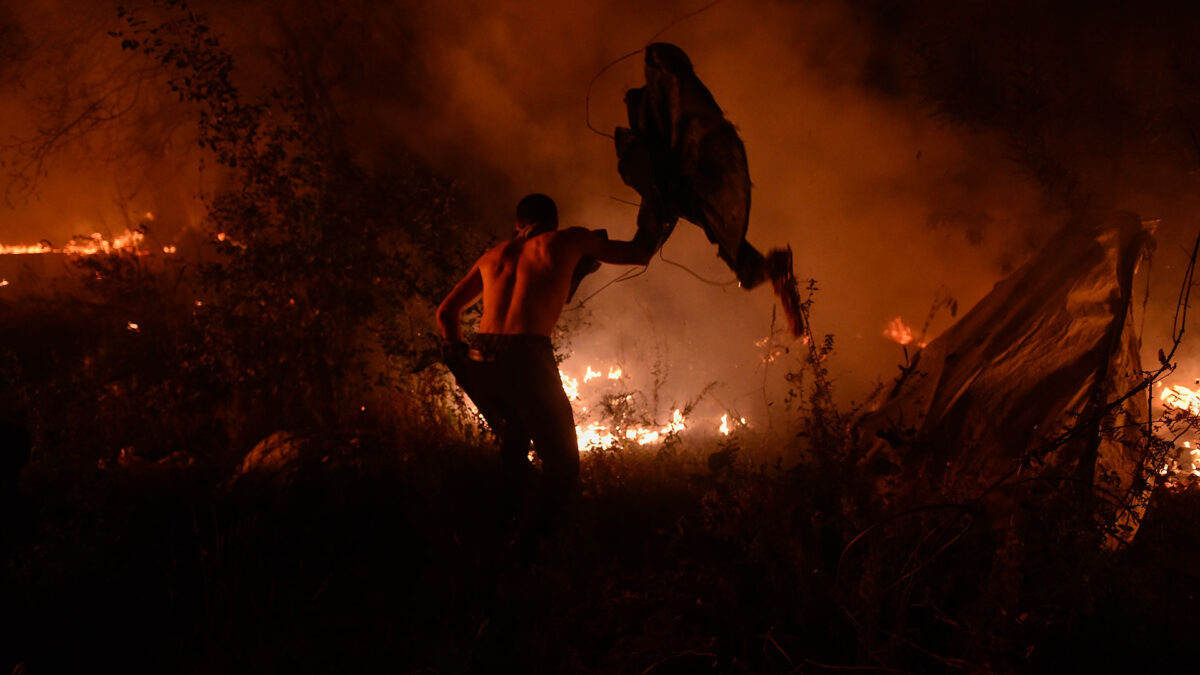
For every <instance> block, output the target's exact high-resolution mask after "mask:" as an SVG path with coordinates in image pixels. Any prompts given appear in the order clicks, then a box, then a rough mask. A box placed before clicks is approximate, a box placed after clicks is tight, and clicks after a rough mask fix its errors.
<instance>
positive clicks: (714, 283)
mask: <svg viewBox="0 0 1200 675" xmlns="http://www.w3.org/2000/svg"><path fill="white" fill-rule="evenodd" d="M658 259H659V260H661V261H663V262H665V263H667V264H670V265H674V266H676V267H678V268H679V269H681V270H683V271H684V272H687V273H688V274H690V275H692V276H694V277H696V278H697V279H699V280H700V281H703V282H704V283H706V284H708V285H709V286H717V287H718V288H724V287H725V286H732V285H734V284H736V283H737V282H738V280H737V279H730V280H729V281H713V280H711V279H705V278H704V277H702V276H700V275H699V274H696V273H695V272H693V271H692V270H691V269H690V268H688V267H687V266H686V265H684V264H682V263H677V262H675V261H674V260H668V259H667V257H666V256H664V255H663V252H662V249H661V248H660V249H658Z"/></svg>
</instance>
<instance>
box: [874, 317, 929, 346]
mask: <svg viewBox="0 0 1200 675" xmlns="http://www.w3.org/2000/svg"><path fill="white" fill-rule="evenodd" d="M883 337H885V338H887V339H889V340H891V341H893V342H896V343H898V344H902V345H907V344H912V343H913V341H914V339H915V338H914V337H913V329H912V328H910V327H909V326H908V324H906V323H904V319H903V318H901V317H896V318H894V319H892V320H891V321H889V322H888V325H887V326H886V327H885V328H884V329H883ZM916 344H917V347H919V348H922V349H923V348H924V347H925V345H926V343H925V342H918V343H916Z"/></svg>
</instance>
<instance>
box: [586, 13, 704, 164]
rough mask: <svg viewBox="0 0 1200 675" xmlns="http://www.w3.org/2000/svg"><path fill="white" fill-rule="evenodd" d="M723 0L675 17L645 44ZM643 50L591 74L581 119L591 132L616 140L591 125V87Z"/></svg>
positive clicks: (635, 51)
mask: <svg viewBox="0 0 1200 675" xmlns="http://www.w3.org/2000/svg"><path fill="white" fill-rule="evenodd" d="M723 1H724V0H712V2H710V3H708V4H707V5H704V6H703V7H700V8H699V9H694V10H692V11H690V12H688V13H687V14H684V15H682V16H680V17H677V18H676V19H675V20H674V21H672V22H671V23H669V24H667V25H666V26H664V27H663V28H662V29H661V30H659V31H658V32H657V33H655V34H654V35H651V36H650V39H649V40H646V44H650V43H652V42H654V41H655V40H656V39H658V37H659V36H660V35H662V34H663V33H665V32H667V31H668V30H671V29H672V28H674V27H675V26H676V24H679V23H681V22H683V21H687V20H688V19H690V18H692V17H694V16H696V15H697V14H702V13H704V12H707V11H708V10H710V9H712V8H713V7H715V6H717V5H718V4H720V3H721V2H723ZM645 50H646V48H645V47H638V48H637V49H635V50H633V51H631V52H629V53H628V54H625V55H623V56H618V57H617V58H615V59H613V60H612V61H609V62H608V64H607V65H605V66H604V67H603V68H601V69H600V71H599V72H597V73H596V74H595V75H593V76H592V79H591V81H590V82H588V86H587V95H586V96H584V99H583V119H584V122H585V123H586V124H587V128H588V129H591V130H592V132H593V133H595V134H597V135H599V136H603V137H605V138H608V139H611V140H616V138H615V137H614V136H613V135H612V134H610V133H607V132H604V131H600V130H599V129H597V128H596V127H594V126H592V88H593V87H595V86H596V80H598V79H600V76H601V75H603V74H604V73H606V72H608V69H609V68H612V67H613V66H615V65H617V64H618V63H620V62H622V61H624V60H625V59H627V58H629V57H631V56H636V55H638V54H641V53H642V52H643V51H645Z"/></svg>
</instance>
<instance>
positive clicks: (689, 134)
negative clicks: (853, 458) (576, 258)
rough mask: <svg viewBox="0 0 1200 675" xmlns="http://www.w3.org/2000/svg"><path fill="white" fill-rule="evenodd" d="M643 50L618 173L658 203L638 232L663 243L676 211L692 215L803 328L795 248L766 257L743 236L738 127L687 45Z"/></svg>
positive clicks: (749, 284) (622, 132)
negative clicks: (641, 75) (641, 78)
mask: <svg viewBox="0 0 1200 675" xmlns="http://www.w3.org/2000/svg"><path fill="white" fill-rule="evenodd" d="M645 55H646V59H645V76H646V86H644V87H639V88H637V89H630V90H629V91H628V92H627V93H626V94H625V105H626V108H627V110H628V114H629V127H628V128H625V127H621V128H618V129H617V130H616V134H615V138H616V143H617V157H618V165H617V169H618V171H619V172H620V174H621V179H622V180H624V181H625V183H626V184H627V185H629V186H630V187H632V188H634V189H635V190H637V191H638V193H639V194H641V195H642V198H643V199H644V200H645V199H646V198H647V197H648V196H653V197H654V199H652V200H648V201H649V202H653V203H655V204H656V205H657V207H656V208H657V210H656V213H655V217H654V218H653V219H650V224H649V227H654V228H656V230H655V231H653V232H647V231H645V229H646V227H647V223H645V222H642V221H643V220H644V219H639V232H638V236H639V237H641V238H643V239H644V238H647V237H648V238H650V239H652V240H653V241H655V242H656V243H657V245H656V248H658V247H661V246H662V244H663V243H664V242H665V241H666V239H667V237H669V236H670V235H671V232H672V231H673V230H674V227H675V223H676V221H677V220H678V219H679V218H684V219H686V220H688V221H690V222H692V223H695V224H696V225H698V226H700V228H701V229H703V230H704V233H705V235H707V236H708V240H709V241H710V242H712V243H714V244H716V245H717V251H718V255H719V256H720V257H721V259H722V260H724V261H725V263H726V264H728V265H729V267H730V269H732V270H733V271H734V273H735V274H736V275H737V278H738V281H739V282H741V285H742V287H743V288H747V289H749V288H753V287H755V286H757V285H759V284H760V283H762V282H763V281H766V280H767V279H770V280H771V282H772V285H773V286H774V289H775V292H776V294H777V295H778V296H779V298H780V302H781V303H782V305H783V310H784V313H785V315H786V316H787V318H788V323H789V327H790V329H791V331H792V333H793V335H796V336H799V335H801V334H803V330H804V328H803V318H802V315H801V308H800V298H799V291H798V289H797V287H796V279H795V276H794V274H793V272H792V254H791V249H777V250H773V251H770V252H768V254H767V255H766V256H765V257H764V256H763V255H762V254H761V253H759V252H758V250H756V249H755V248H754V247H753V246H751V245H750V244H749V243H748V242H747V241H746V230H747V228H748V227H749V222H750V170H749V167H748V165H747V162H746V148H745V146H744V145H743V144H742V140H741V139H740V138H739V137H738V134H737V130H736V129H735V128H734V126H733V124H732V123H731V122H730V121H729V120H727V119H725V115H724V113H723V112H722V111H721V108H720V106H718V105H717V102H716V100H715V99H714V98H713V96H712V94H711V93H710V92H709V91H708V88H707V87H705V86H704V83H703V82H701V81H700V78H698V77H697V76H696V72H695V70H693V68H692V63H691V61H690V60H688V57H687V54H685V53H684V52H683V50H682V49H680V48H679V47H676V46H675V45H671V44H667V43H662V42H658V43H654V44H651V45H648V46H647V47H646V50H645Z"/></svg>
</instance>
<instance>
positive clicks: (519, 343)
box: [467, 333, 554, 362]
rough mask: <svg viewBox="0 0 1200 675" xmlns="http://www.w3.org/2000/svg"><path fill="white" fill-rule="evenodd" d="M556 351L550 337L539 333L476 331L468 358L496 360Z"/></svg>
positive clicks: (473, 359)
mask: <svg viewBox="0 0 1200 675" xmlns="http://www.w3.org/2000/svg"><path fill="white" fill-rule="evenodd" d="M543 351H547V352H549V353H551V354H553V353H554V346H553V345H552V344H551V343H550V337H549V336H547V335H540V334H537V333H476V334H475V336H474V337H473V338H471V346H470V348H469V349H468V350H467V358H468V359H470V360H472V361H478V362H487V361H495V360H497V359H500V358H504V357H506V356H509V355H513V354H532V353H538V352H543Z"/></svg>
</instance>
